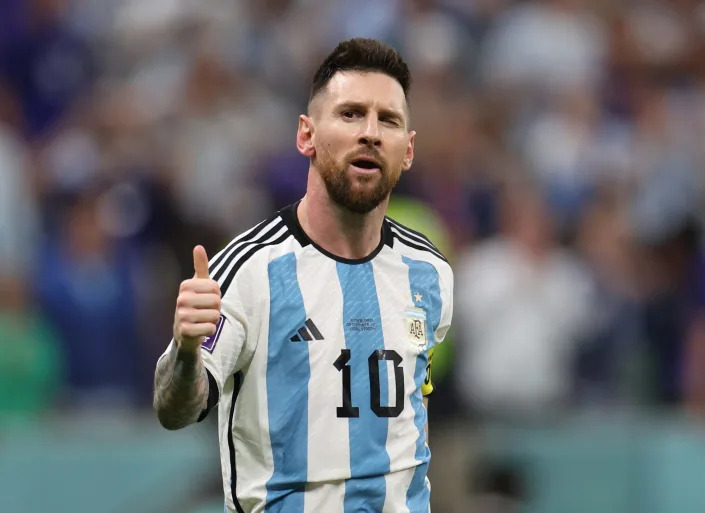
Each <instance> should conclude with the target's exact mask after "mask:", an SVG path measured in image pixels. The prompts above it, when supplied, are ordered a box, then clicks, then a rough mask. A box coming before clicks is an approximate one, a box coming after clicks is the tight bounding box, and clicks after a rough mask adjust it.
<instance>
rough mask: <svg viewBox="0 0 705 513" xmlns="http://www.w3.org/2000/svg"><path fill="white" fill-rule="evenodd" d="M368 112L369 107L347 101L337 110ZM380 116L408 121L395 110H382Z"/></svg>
mask: <svg viewBox="0 0 705 513" xmlns="http://www.w3.org/2000/svg"><path fill="white" fill-rule="evenodd" d="M348 109H350V110H367V105H365V104H364V103H361V102H356V101H347V102H343V103H341V104H339V105H338V106H337V107H336V110H338V111H342V110H348ZM379 114H380V116H386V117H391V118H395V119H397V120H399V121H401V122H405V121H406V120H405V119H404V115H403V114H402V113H401V112H400V111H398V110H395V109H380V111H379Z"/></svg>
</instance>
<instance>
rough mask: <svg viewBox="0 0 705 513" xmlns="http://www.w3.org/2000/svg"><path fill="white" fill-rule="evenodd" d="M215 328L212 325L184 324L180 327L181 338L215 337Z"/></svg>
mask: <svg viewBox="0 0 705 513" xmlns="http://www.w3.org/2000/svg"><path fill="white" fill-rule="evenodd" d="M216 329H217V326H216V325H215V324H213V323H210V322H208V323H196V324H194V323H190V322H187V323H184V324H182V325H181V336H182V337H190V338H195V337H210V336H211V335H215V331H216Z"/></svg>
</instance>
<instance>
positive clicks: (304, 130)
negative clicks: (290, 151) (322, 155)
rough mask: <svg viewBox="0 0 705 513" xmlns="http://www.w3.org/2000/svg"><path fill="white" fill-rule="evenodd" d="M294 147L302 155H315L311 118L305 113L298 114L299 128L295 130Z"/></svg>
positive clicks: (309, 156) (310, 156)
mask: <svg viewBox="0 0 705 513" xmlns="http://www.w3.org/2000/svg"><path fill="white" fill-rule="evenodd" d="M296 149H297V150H299V153H301V155H303V156H304V157H308V158H312V157H315V156H316V149H315V148H314V146H313V120H312V119H311V118H310V117H308V116H307V115H306V114H301V115H300V116H299V128H298V129H297V130H296Z"/></svg>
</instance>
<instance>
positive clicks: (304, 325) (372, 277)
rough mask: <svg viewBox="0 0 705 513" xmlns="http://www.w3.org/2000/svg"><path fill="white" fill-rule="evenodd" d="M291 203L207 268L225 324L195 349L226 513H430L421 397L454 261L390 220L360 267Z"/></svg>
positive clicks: (448, 310)
mask: <svg viewBox="0 0 705 513" xmlns="http://www.w3.org/2000/svg"><path fill="white" fill-rule="evenodd" d="M297 205H298V204H296V205H292V206H290V207H287V208H285V209H283V210H281V211H280V212H278V213H277V215H276V216H274V217H272V218H271V219H268V220H266V221H264V222H262V223H260V224H259V225H257V226H255V227H254V228H252V229H251V230H249V231H247V232H245V233H243V234H242V235H240V236H238V237H236V238H235V239H234V240H233V241H232V242H231V243H230V244H228V245H227V246H226V247H225V248H224V249H223V250H222V251H220V253H218V254H217V255H216V256H215V257H213V258H212V260H211V262H210V264H209V267H210V273H211V277H212V278H213V279H214V280H216V281H217V282H218V284H219V285H220V288H221V294H222V308H221V313H222V316H221V322H220V323H219V325H218V331H217V333H216V335H214V336H213V337H210V338H209V339H208V340H207V341H206V342H205V343H204V344H203V346H202V350H201V353H202V356H203V361H204V364H205V367H206V369H207V371H208V373H209V382H210V385H211V386H210V396H209V401H208V404H209V407H213V406H215V405H216V404H217V408H218V424H219V440H220V447H221V464H222V469H223V485H224V489H225V497H226V509H227V511H229V512H238V513H242V512H247V513H250V512H252V513H258V512H277V513H289V512H297V513H298V512H301V513H304V512H321V511H325V512H326V513H336V512H340V513H349V512H350V513H352V512H356V513H357V512H365V511H367V512H374V513H379V512H384V513H397V512H399V513H401V512H406V513H421V512H423V513H426V512H428V511H429V497H430V484H429V482H428V479H427V477H426V473H427V468H428V463H429V460H430V450H429V448H428V445H427V443H426V434H425V430H424V426H425V424H426V420H427V414H426V409H425V408H424V405H423V394H426V393H429V392H430V391H431V390H432V384H431V382H430V355H431V353H432V351H433V347H434V346H435V345H436V344H438V343H440V342H441V341H442V340H443V338H444V336H445V334H446V332H447V330H448V327H449V325H450V320H451V315H452V296H453V276H452V272H451V269H450V266H449V265H448V263H447V262H446V260H445V258H444V257H443V255H441V253H440V252H439V251H438V250H437V249H436V248H435V247H434V246H433V245H432V244H431V243H430V241H428V239H426V238H425V237H424V236H423V235H421V234H418V233H417V232H414V231H412V230H409V229H408V228H405V227H404V226H402V225H400V224H398V223H396V222H394V221H393V220H391V219H389V218H385V220H384V223H383V228H382V238H381V242H380V244H379V246H378V248H377V249H376V250H375V251H374V252H373V253H372V254H371V255H369V256H368V257H367V258H364V259H360V260H346V259H342V258H339V257H335V256H334V255H331V254H329V253H327V252H326V251H325V250H324V249H322V248H320V247H318V246H317V245H316V244H315V243H313V242H312V241H311V240H310V239H309V238H308V237H307V236H306V234H305V233H304V232H303V230H302V229H301V226H300V225H299V223H298V220H297V218H296V208H297ZM167 351H168V350H167ZM206 413H207V412H204V414H203V415H202V417H204V416H205V414H206Z"/></svg>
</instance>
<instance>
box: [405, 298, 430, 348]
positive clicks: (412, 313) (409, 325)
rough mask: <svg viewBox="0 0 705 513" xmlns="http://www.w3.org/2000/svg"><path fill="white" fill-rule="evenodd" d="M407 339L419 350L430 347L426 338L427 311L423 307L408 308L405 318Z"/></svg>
mask: <svg viewBox="0 0 705 513" xmlns="http://www.w3.org/2000/svg"><path fill="white" fill-rule="evenodd" d="M404 331H405V332H406V338H407V340H408V341H409V342H410V343H411V344H413V345H414V347H416V349H418V350H419V351H423V350H424V349H426V347H428V339H427V338H426V311H425V310H424V309H423V308H407V309H406V317H405V318H404Z"/></svg>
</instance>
